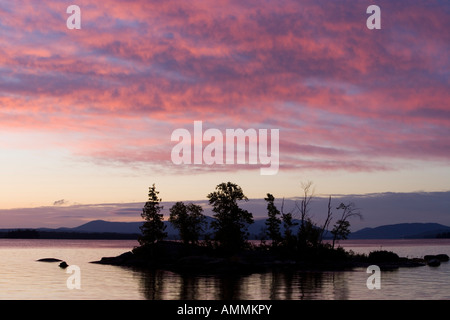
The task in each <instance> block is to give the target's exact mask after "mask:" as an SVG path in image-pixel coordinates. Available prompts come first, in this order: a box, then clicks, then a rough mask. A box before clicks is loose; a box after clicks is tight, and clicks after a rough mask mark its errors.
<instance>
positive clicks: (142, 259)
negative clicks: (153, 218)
mask: <svg viewBox="0 0 450 320" xmlns="http://www.w3.org/2000/svg"><path fill="white" fill-rule="evenodd" d="M426 258H427V259H425V258H424V259H409V258H403V257H399V256H398V255H397V254H395V253H393V252H388V251H375V252H372V253H370V254H369V255H356V254H349V253H348V252H345V251H344V250H343V249H331V248H330V249H326V250H325V249H324V250H319V251H317V252H313V253H311V252H309V253H308V255H306V256H303V257H296V258H293V257H292V256H290V255H287V254H285V253H283V252H274V251H273V250H263V249H252V250H244V251H242V252H240V253H238V254H233V255H224V254H222V253H220V252H219V251H217V250H215V249H212V248H208V247H203V246H193V245H190V246H187V245H184V244H182V243H180V242H172V241H161V242H159V243H157V244H155V245H153V246H152V247H147V248H145V247H138V248H135V249H133V250H132V251H129V252H125V253H123V254H121V255H119V256H116V257H103V258H101V260H99V261H92V263H97V264H106V265H116V266H123V267H132V268H139V269H162V270H168V271H173V272H177V273H185V274H223V273H226V274H230V273H234V274H236V273H241V274H249V273H258V272H267V271H284V270H298V271H320V270H322V271H337V270H351V269H354V268H358V267H368V266H369V265H377V266H379V267H380V269H381V270H394V269H397V268H405V267H408V268H410V267H420V266H425V265H427V264H429V265H432V264H430V261H434V260H437V261H439V263H440V262H443V261H448V256H447V255H438V256H426ZM433 259H434V260H433ZM435 262H436V261H434V262H432V263H433V265H434V263H435Z"/></svg>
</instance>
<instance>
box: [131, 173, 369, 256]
mask: <svg viewBox="0 0 450 320" xmlns="http://www.w3.org/2000/svg"><path fill="white" fill-rule="evenodd" d="M301 186H302V189H301V192H302V194H301V197H300V200H299V201H298V202H296V204H295V208H292V209H291V210H289V211H286V209H285V208H284V201H283V203H282V204H281V207H280V208H277V206H276V205H275V197H274V196H273V195H272V194H270V193H267V195H266V198H264V199H265V200H266V202H267V219H266V222H265V227H264V230H263V231H262V233H261V238H262V239H267V240H270V244H267V247H270V248H271V249H273V250H278V251H284V252H291V253H295V254H297V253H300V254H301V253H305V252H312V251H317V249H321V248H325V247H326V249H331V250H333V249H334V247H335V244H336V241H338V240H341V239H347V237H348V235H349V233H350V222H349V220H350V219H351V218H353V217H359V218H361V217H362V216H361V213H360V211H359V210H358V209H357V208H356V207H355V205H354V204H353V203H347V204H344V203H340V205H339V206H337V207H335V208H333V207H332V205H331V197H330V198H329V202H328V207H327V208H324V210H325V212H327V215H326V219H325V221H323V223H321V224H319V223H317V222H316V221H313V219H312V216H313V215H312V213H311V212H310V209H311V202H312V200H313V197H314V190H313V188H312V183H311V182H308V183H303V184H302V185H301ZM158 194H159V191H157V190H156V187H155V185H154V184H153V186H152V187H150V188H149V199H148V201H147V202H146V204H145V206H144V208H143V211H142V214H141V216H142V218H143V219H144V223H143V225H142V227H141V231H142V235H141V236H140V237H139V242H140V244H141V246H147V247H148V246H151V245H154V244H156V243H157V242H158V241H162V240H164V239H167V237H168V234H167V232H166V225H165V224H164V217H163V213H162V210H163V206H162V205H161V202H162V199H161V198H159V196H158ZM207 198H208V200H209V204H210V205H211V207H212V211H213V212H214V215H213V217H212V218H213V220H212V221H211V222H210V224H209V227H210V228H211V229H212V234H207V235H206V238H205V233H204V231H205V229H206V228H207V227H208V226H207V222H206V217H205V216H204V215H203V208H202V207H201V206H198V205H194V204H192V203H189V204H185V203H183V202H177V203H175V204H174V205H173V206H172V207H171V208H170V217H169V219H168V220H169V222H170V223H171V224H172V225H173V226H174V227H175V228H176V229H177V230H178V231H179V235H180V238H181V241H182V242H184V243H185V244H198V243H199V240H200V239H205V240H206V241H203V242H202V244H205V243H206V244H208V245H210V246H212V247H214V248H217V249H221V250H222V251H225V252H230V253H232V252H238V251H241V250H245V249H248V248H249V242H248V240H249V236H250V234H249V232H248V227H249V226H250V225H251V224H253V223H254V219H253V214H252V213H251V212H248V211H247V210H244V209H242V208H241V207H240V206H239V202H241V201H248V198H247V197H246V196H245V195H244V192H243V190H242V188H241V187H239V186H238V185H236V184H234V183H231V182H227V183H221V184H219V185H217V186H216V189H215V191H214V192H211V193H209V194H208V195H207ZM330 226H331V231H330V234H331V240H332V243H331V244H328V243H324V242H323V240H324V236H325V233H326V232H328V228H329V227H330Z"/></svg>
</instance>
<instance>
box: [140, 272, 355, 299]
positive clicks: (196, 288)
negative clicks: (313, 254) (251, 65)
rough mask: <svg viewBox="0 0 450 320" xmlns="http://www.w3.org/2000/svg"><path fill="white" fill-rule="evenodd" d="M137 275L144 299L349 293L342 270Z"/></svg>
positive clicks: (342, 295) (330, 296) (338, 295)
mask: <svg viewBox="0 0 450 320" xmlns="http://www.w3.org/2000/svg"><path fill="white" fill-rule="evenodd" d="M138 275H139V278H140V285H141V292H142V293H143V294H144V296H145V298H146V299H148V300H171V299H180V300H211V299H212V300H235V299H239V300H249V299H259V300H266V299H269V300H315V299H347V298H348V294H349V288H348V284H347V281H348V280H349V279H348V277H347V276H346V275H345V273H343V272H342V273H341V272H296V271H283V272H267V273H261V274H252V275H248V276H239V275H221V276H212V275H211V276H192V275H180V274H176V273H172V272H167V271H160V270H158V271H147V272H138Z"/></svg>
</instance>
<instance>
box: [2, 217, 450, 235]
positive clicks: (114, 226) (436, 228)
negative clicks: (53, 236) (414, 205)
mask: <svg viewBox="0 0 450 320" xmlns="http://www.w3.org/2000/svg"><path fill="white" fill-rule="evenodd" d="M206 218H207V222H208V225H209V223H210V222H211V221H212V220H213V219H214V218H212V217H209V216H207V217H206ZM265 221H266V219H255V222H254V223H253V224H251V225H250V226H249V227H248V232H249V234H250V236H249V239H251V240H254V239H262V237H263V236H264V230H265V227H266V225H265ZM295 222H297V223H299V222H300V221H298V220H296V221H295ZM164 223H165V225H166V232H167V233H168V239H178V238H179V236H178V230H176V229H175V228H174V227H173V226H172V224H171V223H169V222H168V221H164ZM142 224H143V221H142V222H113V221H105V220H93V221H89V222H87V223H84V224H82V225H79V226H77V227H73V228H66V227H61V228H56V229H51V228H37V229H32V230H36V231H39V232H45V233H47V234H48V233H51V232H59V233H71V234H72V235H73V234H74V233H80V234H95V233H103V234H110V235H113V234H118V235H119V234H122V235H123V234H126V235H136V238H137V236H138V235H139V234H141V231H140V229H139V227H140V226H141V225H142ZM297 228H298V226H297ZM25 229H28V230H30V228H10V229H0V233H4V234H5V233H7V232H9V231H13V230H25ZM282 231H283V228H282ZM205 232H206V233H210V234H212V233H213V230H212V229H211V228H210V227H208V228H207V230H205ZM294 232H296V230H294ZM444 233H450V227H449V226H445V225H442V224H439V223H399V224H391V225H382V226H378V227H374V228H363V229H360V230H358V231H355V232H352V233H350V235H349V237H348V238H349V239H350V240H351V239H413V238H436V236H437V235H438V234H444ZM330 237H331V233H330V232H329V231H328V230H327V231H326V232H325V236H324V238H325V239H327V238H330Z"/></svg>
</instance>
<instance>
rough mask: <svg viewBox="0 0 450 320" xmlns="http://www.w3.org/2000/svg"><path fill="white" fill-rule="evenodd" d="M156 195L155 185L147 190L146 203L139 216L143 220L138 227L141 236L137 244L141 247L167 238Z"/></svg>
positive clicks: (161, 207) (159, 201) (158, 199)
mask: <svg viewBox="0 0 450 320" xmlns="http://www.w3.org/2000/svg"><path fill="white" fill-rule="evenodd" d="M158 194H159V191H156V187H155V184H153V186H151V187H150V188H149V192H148V201H147V202H146V203H145V206H144V208H143V210H142V214H141V217H142V218H143V219H144V220H145V222H144V223H143V225H142V226H141V227H140V229H141V232H142V235H141V236H140V237H139V243H140V244H141V245H151V244H154V243H156V242H157V241H160V240H163V239H164V238H166V237H167V232H165V229H166V226H165V224H164V221H163V214H161V213H160V212H161V210H162V209H163V206H161V205H160V203H161V201H162V199H160V198H158Z"/></svg>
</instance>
